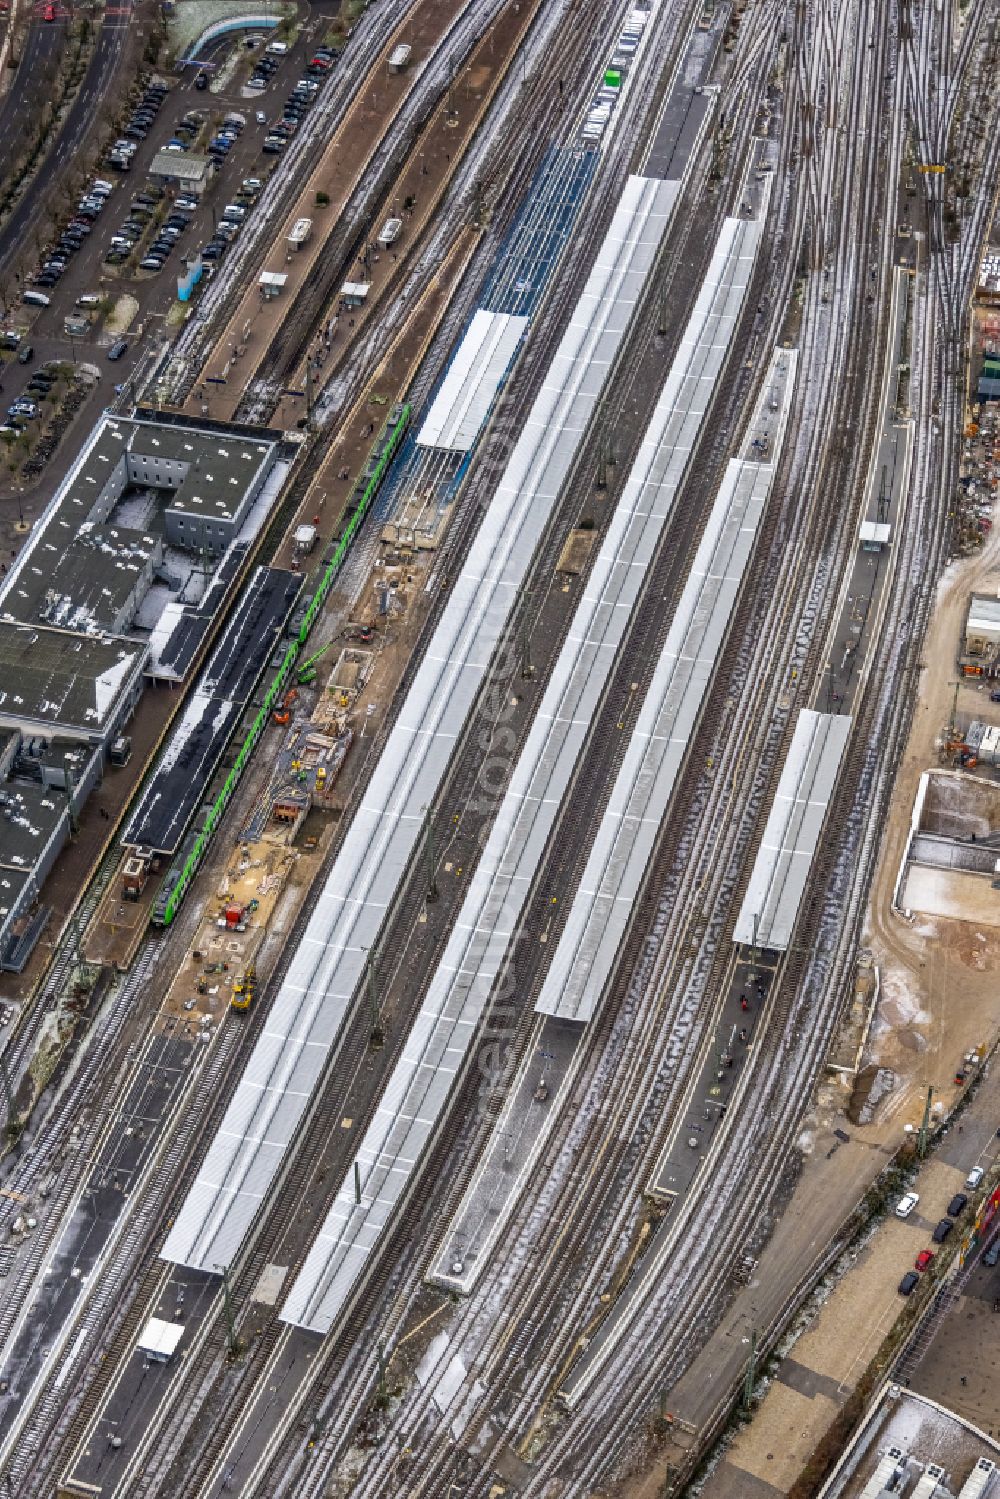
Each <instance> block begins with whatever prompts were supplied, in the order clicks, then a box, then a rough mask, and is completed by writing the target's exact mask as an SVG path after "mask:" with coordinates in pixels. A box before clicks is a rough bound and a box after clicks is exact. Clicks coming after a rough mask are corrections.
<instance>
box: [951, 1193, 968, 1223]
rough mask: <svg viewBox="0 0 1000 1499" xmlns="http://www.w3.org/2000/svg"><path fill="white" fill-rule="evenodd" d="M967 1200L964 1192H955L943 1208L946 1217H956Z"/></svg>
mask: <svg viewBox="0 0 1000 1499" xmlns="http://www.w3.org/2000/svg"><path fill="white" fill-rule="evenodd" d="M968 1200H969V1199H968V1198H967V1197H966V1195H965V1193H964V1192H956V1193H955V1195H954V1197H953V1198H952V1199H951V1201H950V1202H949V1204H948V1206H947V1208H946V1209H945V1211H946V1212H947V1214H948V1217H949V1218H957V1217H958V1215H959V1213H960V1212H962V1210H963V1208H964V1207H965V1205H966V1203H967V1202H968Z"/></svg>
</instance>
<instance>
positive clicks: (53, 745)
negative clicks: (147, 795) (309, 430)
mask: <svg viewBox="0 0 1000 1499" xmlns="http://www.w3.org/2000/svg"><path fill="white" fill-rule="evenodd" d="M280 440H281V433H279V432H276V431H271V430H270V429H267V428H248V427H240V426H238V425H237V424H235V423H224V422H203V421H192V420H191V419H189V418H187V417H176V416H173V415H171V414H163V413H155V412H152V411H143V410H140V411H137V412H135V413H134V414H133V415H132V416H131V417H119V416H116V415H113V414H111V413H107V412H106V413H105V414H104V415H103V416H102V417H101V418H100V420H99V421H98V422H97V424H96V426H95V427H94V429H93V431H92V432H91V433H90V436H89V437H88V438H87V440H86V441H85V442H84V444H83V446H82V448H81V450H80V453H79V455H78V457H77V459H76V461H75V463H74V464H73V465H72V466H71V468H70V469H69V471H68V473H67V474H66V476H65V478H64V479H63V481H62V483H61V484H60V486H59V488H58V489H57V491H56V493H55V494H54V495H53V497H52V500H51V501H50V503H49V505H48V507H47V509H46V511H45V513H44V515H43V516H42V518H41V520H40V521H39V522H38V523H37V524H36V525H35V527H34V529H33V530H32V532H31V535H30V536H29V538H28V540H27V541H26V543H25V545H24V547H23V548H22V550H21V553H20V555H19V556H18V557H17V559H16V561H15V562H14V563H13V565H12V566H11V568H10V570H9V572H8V573H7V575H6V577H5V578H4V579H3V581H2V584H0V967H19V966H20V967H23V963H24V961H26V959H27V954H28V953H29V952H30V945H31V941H32V940H34V938H37V935H38V932H39V931H40V930H41V924H44V913H38V912H37V911H34V909H33V908H34V906H35V903H36V902H37V900H38V897H39V894H40V891H41V888H42V885H43V883H44V881H45V878H46V876H47V875H48V873H49V871H50V869H51V868H52V865H53V864H54V862H55V859H56V858H57V856H58V854H59V851H60V850H61V848H62V847H63V844H64V843H65V841H66V839H67V837H68V836H69V833H70V831H71V827H72V820H73V817H74V816H75V815H76V812H77V811H79V810H80V809H81V808H82V806H83V803H84V801H85V800H86V797H87V796H88V795H89V793H90V791H91V790H92V788H93V787H94V785H96V784H97V783H98V781H99V780H100V778H101V775H102V774H103V769H104V763H105V759H106V757H107V755H108V752H109V750H110V746H111V744H112V742H113V741H114V740H115V739H116V738H117V736H118V735H120V734H121V733H122V731H123V729H124V728H125V726H126V724H127V723H128V720H129V719H130V718H131V716H132V713H133V712H134V711H135V708H136V705H137V704H138V702H139V699H140V697H141V696H142V691H143V685H144V678H145V677H146V676H154V677H162V678H166V679H168V680H171V681H184V680H185V679H186V678H187V677H188V676H189V675H190V674H191V672H192V671H193V669H194V667H195V665H196V663H197V662H198V661H199V660H200V658H201V655H202V653H203V648H204V645H205V643H206V641H207V639H208V637H209V633H210V631H211V629H212V626H213V622H214V621H215V619H216V618H217V617H218V613H219V610H220V609H221V608H222V607H223V605H224V604H225V602H226V601H227V600H228V598H229V597H230V595H231V593H232V590H233V588H234V587H235V585H236V584H237V582H238V580H239V579H240V577H241V576H242V574H243V571H244V567H245V564H246V562H247V559H248V557H249V555H250V550H251V547H252V543H253V538H254V536H255V535H256V534H257V533H258V532H259V529H260V526H261V525H262V524H263V522H264V519H265V518H266V515H267V513H268V511H269V509H270V506H271V504H272V502H273V500H274V499H275V498H276V496H277V493H278V491H279V490H280V488H281V485H282V483H283V481H284V476H285V474H286V473H287V471H288V464H287V462H282V461H280V459H279V445H280ZM39 921H41V924H39ZM32 934H34V938H33V937H32Z"/></svg>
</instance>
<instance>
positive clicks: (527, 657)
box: [521, 593, 535, 682]
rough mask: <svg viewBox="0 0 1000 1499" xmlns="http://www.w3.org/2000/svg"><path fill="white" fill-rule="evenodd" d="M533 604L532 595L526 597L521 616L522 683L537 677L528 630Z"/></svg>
mask: <svg viewBox="0 0 1000 1499" xmlns="http://www.w3.org/2000/svg"><path fill="white" fill-rule="evenodd" d="M530 604H531V595H530V593H529V594H528V595H527V596H526V597H525V600H524V609H523V611H522V614H521V681H522V682H530V681H531V679H532V677H533V676H534V675H535V668H534V667H533V666H532V664H531V631H530V629H529V628H528V609H529V607H530Z"/></svg>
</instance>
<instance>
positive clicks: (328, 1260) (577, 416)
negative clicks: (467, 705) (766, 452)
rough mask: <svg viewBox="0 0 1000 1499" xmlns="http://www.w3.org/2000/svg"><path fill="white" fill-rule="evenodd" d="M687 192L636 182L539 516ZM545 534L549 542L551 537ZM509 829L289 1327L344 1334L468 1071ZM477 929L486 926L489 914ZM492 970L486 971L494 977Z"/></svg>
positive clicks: (527, 831) (554, 375)
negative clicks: (338, 1325) (350, 1303)
mask: <svg viewBox="0 0 1000 1499" xmlns="http://www.w3.org/2000/svg"><path fill="white" fill-rule="evenodd" d="M676 188H677V185H676V183H654V182H649V181H644V180H642V179H635V178H632V179H629V181H628V183H627V184H626V188H625V192H624V194H623V198H622V202H621V204H620V205H619V208H618V210H617V212H616V214H615V217H614V220H613V221H612V224H611V226H610V229H609V231H608V235H607V238H606V240H605V242H604V245H603V247H602V249H601V251H600V253H599V255H598V258H597V263H596V265H595V267H594V270H593V272H592V273H591V275H590V278H589V280H588V282H587V285H586V287H585V289H584V291H583V294H582V296H581V298H580V301H579V303H578V305H577V308H576V311H575V312H574V315H573V318H572V321H571V323H570V327H569V328H568V330H567V332H566V334H565V336H564V338H563V340H562V344H561V345H560V348H559V351H558V353H557V355H556V358H555V360H554V362H553V367H552V369H551V370H550V372H549V375H548V377H547V379H546V381H545V383H544V385H543V387H542V389H541V391H540V393H539V396H538V399H537V400H536V402H535V405H534V407H533V409H532V412H531V415H530V417H529V419H528V423H527V427H526V430H525V433H524V435H523V437H522V438H521V440H520V442H519V443H518V446H517V448H516V449H515V454H514V459H513V460H512V462H511V465H510V467H509V468H508V471H507V473H506V475H505V476H504V479H503V481H502V484H501V490H502V491H506V489H507V486H508V485H515V486H517V487H518V488H519V489H520V490H521V493H522V496H523V498H524V500H525V502H526V503H527V505H528V507H529V510H530V511H532V512H534V513H535V514H537V512H538V509H539V507H542V506H545V505H551V504H552V503H553V502H554V500H555V498H556V496H557V495H558V492H559V490H560V488H561V486H562V484H563V482H564V480H565V479H566V476H567V474H568V472H569V469H570V466H571V464H572V460H573V457H574V455H575V452H576V449H577V446H578V444H579V443H580V441H581V439H582V437H583V434H584V432H585V431H586V429H587V425H588V422H589V420H590V418H591V416H592V414H593V411H594V408H595V406H596V403H597V400H598V397H599V395H600V392H601V387H602V385H603V383H604V381H605V380H606V378H607V375H608V371H609V369H610V367H611V364H612V362H613V361H614V359H615V356H616V354H617V353H618V350H619V348H620V346H621V342H622V339H623V336H624V333H625V330H626V328H627V326H628V322H629V319H630V317H631V315H632V311H633V308H634V306H635V303H636V301H637V299H638V297H639V296H640V294H641V291H642V287H643V283H644V281H645V278H646V276H647V274H648V272H649V270H650V268H651V266H652V264H653V261H654V259H655V256H656V251H657V248H658V245H659V241H660V239H661V237H662V235H663V232H664V229H665V227H666V222H667V218H668V217H669V214H670V211H671V209H672V207H673V204H674V201H675V199H676V195H677V192H676ZM533 454H534V457H533ZM536 534H540V527H539V528H538V529H537V531H536ZM631 540H632V541H633V543H634V544H635V546H636V548H637V554H638V555H639V556H646V557H647V558H648V551H647V550H646V549H647V548H650V549H651V547H652V539H651V538H650V537H648V536H644V534H643V527H642V526H639V527H638V529H637V531H636V532H635V533H634V534H633V535H632V537H631ZM625 581H626V580H624V579H623V578H621V577H617V578H616V579H615V581H614V584H613V585H609V586H613V587H614V588H615V589H617V588H618V587H619V586H625ZM626 592H627V590H626ZM624 612H626V613H627V610H626V611H624ZM600 617H601V619H602V620H603V619H604V616H603V615H601V616H600ZM604 622H605V623H606V620H605V621H604ZM578 644H579V643H578ZM584 654H585V660H586V664H587V666H588V667H589V666H590V665H592V664H593V660H594V657H593V652H592V651H591V650H590V643H589V642H588V643H587V645H586V650H585V653H584ZM588 682H589V672H588V671H587V670H584V671H583V672H582V673H581V675H580V677H579V678H578V679H576V680H575V681H574V682H573V683H572V684H571V688H570V694H569V696H570V701H573V700H575V698H576V697H577V696H578V695H579V693H580V692H581V691H586V690H587V684H588ZM544 711H545V710H544V709H543V712H544ZM539 733H540V734H541V738H542V741H543V744H542V746H541V748H540V749H539V754H540V755H541V756H542V758H543V759H544V762H545V763H544V765H543V766H542V768H541V770H540V774H541V776H542V778H543V779H545V778H546V777H547V776H548V775H549V774H550V773H551V774H552V775H553V776H554V777H555V783H554V784H555V791H554V793H553V794H555V795H558V794H559V787H560V786H562V785H564V784H565V782H566V779H567V777H568V775H569V773H570V771H571V769H572V765H573V760H574V758H575V753H576V748H577V746H578V742H579V741H578V740H577V739H576V738H575V737H574V736H571V738H570V739H569V740H568V741H566V743H565V744H563V743H562V742H561V741H558V740H556V741H553V742H551V743H548V744H547V745H546V744H545V743H544V741H545V740H546V735H545V734H544V729H542V730H539ZM546 751H547V754H546ZM548 756H551V757H553V758H554V762H555V763H552V760H551V759H550V758H548ZM529 779H530V776H529ZM506 831H509V825H507V826H506V827H505V828H502V829H501V830H500V831H499V832H498V833H497V834H496V835H495V837H493V838H491V840H490V843H489V846H488V848H487V850H486V851H485V852H484V855H483V859H482V860H481V861H480V865H479V867H478V868H477V872H476V875H475V877H474V882H473V885H472V887H471V889H470V902H471V904H472V906H473V907H475V906H476V905H477V904H479V903H482V904H483V907H484V914H483V916H482V918H481V919H482V922H483V923H484V924H483V926H482V927H481V928H479V929H477V930H475V931H469V930H467V929H466V921H467V916H466V913H465V911H463V914H462V915H460V917H459V919H458V924H457V927H456V931H455V934H454V936H453V938H452V940H451V941H450V942H449V944H448V948H447V950H446V953H445V956H444V960H443V962H442V964H441V967H440V968H439V970H438V971H437V973H436V974H435V976H434V978H433V979H432V982H431V985H430V988H429V991H428V994H427V998H426V1000H425V1003H424V1005H423V1008H422V1009H421V1012H420V1014H419V1016H418V1017H417V1020H416V1023H415V1025H414V1027H413V1030H412V1031H411V1033H410V1036H409V1038H408V1040H407V1043H406V1047H405V1049H404V1053H403V1057H402V1059H401V1061H400V1062H399V1063H398V1065H397V1067H396V1068H395V1070H394V1072H393V1075H392V1077H391V1078H390V1080H389V1083H388V1084H387V1087H386V1091H385V1096H384V1097H383V1099H382V1102H381V1104H380V1106H379V1109H378V1111H377V1114H376V1117H375V1120H374V1122H373V1124H372V1125H371V1127H370V1128H369V1130H368V1131H367V1133H366V1135H365V1138H364V1140H363V1141H362V1143H361V1146H360V1148H359V1150H358V1159H359V1161H360V1164H361V1178H362V1202H361V1205H360V1206H358V1205H357V1204H356V1203H355V1198H354V1183H353V1178H352V1179H349V1180H346V1181H345V1182H344V1184H343V1186H342V1187H341V1190H340V1192H339V1194H338V1196H337V1200H336V1202H335V1203H334V1205H333V1208H332V1210H331V1212H330V1214H329V1215H328V1217H327V1219H326V1222H325V1223H324V1225H323V1228H322V1230H321V1231H320V1235H319V1238H318V1239H317V1241H316V1243H315V1244H314V1245H313V1248H312V1250H311V1251H310V1254H309V1256H308V1258H307V1260H306V1263H305V1265H304V1267H303V1269H302V1271H301V1273H300V1275H299V1277H298V1279H297V1280H296V1282H295V1284H294V1285H293V1287H292V1290H291V1292H290V1293H289V1297H288V1300H287V1302H286V1304H285V1308H284V1311H283V1312H282V1317H283V1319H284V1320H285V1321H289V1322H293V1323H296V1324H298V1325H301V1326H305V1327H310V1328H313V1329H314V1330H316V1331H318V1332H326V1331H328V1330H329V1328H330V1327H331V1326H332V1325H333V1322H334V1321H335V1320H336V1318H337V1316H338V1314H339V1313H340V1311H341V1310H342V1308H343V1307H344V1305H345V1304H346V1302H347V1300H348V1299H349V1297H350V1295H351V1293H352V1291H353V1289H354V1287H355V1285H356V1284H357V1279H358V1276H359V1274H360V1273H361V1271H362V1270H363V1268H364V1266H365V1263H366V1261H367V1258H368V1256H369V1254H370V1253H371V1252H372V1250H373V1249H374V1247H375V1245H376V1243H377V1242H378V1239H379V1237H380V1235H381V1233H382V1230H383V1228H384V1227H385V1225H386V1223H387V1222H388V1220H389V1218H390V1216H391V1214H392V1211H393V1209H394V1207H395V1205H396V1203H397V1202H398V1200H399V1198H400V1196H401V1195H402V1193H403V1192H404V1191H405V1189H406V1187H407V1184H408V1183H409V1181H410V1180H411V1179H412V1177H413V1175H414V1172H415V1170H416V1168H417V1166H418V1164H419V1162H420V1160H421V1158H422V1156H423V1153H424V1151H425V1150H426V1149H427V1147H428V1145H429V1143H430V1141H431V1140H432V1138H433V1136H434V1133H435V1130H436V1129H437V1127H438V1125H439V1123H440V1121H441V1120H442V1118H443V1117H444V1112H445V1109H446V1106H447V1102H448V1099H449V1097H450V1094H451V1091H452V1087H453V1085H454V1082H455V1076H456V1073H457V1072H458V1071H459V1069H460V1068H461V1066H462V1064H463V1062H464V1061H465V1058H466V1055H467V1051H468V1048H469V1044H470V1042H471V1040H472V1038H473V1036H474V1034H475V1032H476V1027H477V1025H478V1023H479V1019H480V1016H481V1014H482V1009H483V1005H484V1004H485V1001H486V998H487V996H488V994H489V989H490V984H491V982H492V972H493V969H492V954H491V952H489V951H486V950H485V949H486V948H487V947H489V945H490V935H489V934H490V932H491V930H493V927H494V926H495V927H496V933H497V935H496V938H495V942H496V943H498V944H499V946H500V950H501V952H502V948H503V942H504V935H505V932H506V931H507V928H506V927H505V925H504V920H505V916H506V914H507V913H506V911H505V910H504V909H503V905H504V902H503V897H502V893H501V892H500V891H499V890H498V889H494V888H493V885H492V881H491V879H490V871H491V868H492V869H493V870H494V871H495V870H496V868H497V864H498V861H503V865H504V874H505V876H507V875H508V874H509V871H510V864H511V863H513V865H514V866H518V867H519V866H520V864H521V862H522V859H523V860H524V861H525V866H526V867H529V868H530V867H531V865H532V864H533V863H534V862H537V859H538V856H539V853H540V851H541V844H540V843H539V838H538V836H536V834H535V832H534V831H533V828H532V825H531V819H530V817H529V818H528V820H527V822H526V823H524V824H521V825H519V826H518V828H517V829H516V830H515V832H514V838H513V843H512V845H511V846H510V847H509V848H508V847H507V846H506V845H507V839H506V837H505V836H504V834H505V832H506ZM539 835H540V836H541V838H542V842H543V843H544V828H540V829H539ZM468 920H470V921H472V922H473V923H474V924H475V923H476V920H477V918H476V914H475V910H473V911H472V914H471V915H470V916H469V917H468ZM480 962H482V963H483V965H484V966H483V967H482V970H481V971H480V969H479V966H478V965H479V964H480Z"/></svg>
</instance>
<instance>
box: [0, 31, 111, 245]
mask: <svg viewBox="0 0 1000 1499" xmlns="http://www.w3.org/2000/svg"><path fill="white" fill-rule="evenodd" d="M131 23H132V6H131V4H125V5H109V6H108V7H107V8H106V9H105V12H104V22H103V24H102V26H101V30H100V33H99V34H98V38H97V43H96V45H95V47H94V52H93V56H92V57H91V59H90V66H89V67H88V69H87V72H86V75H85V76H84V80H83V83H82V85H81V87H80V89H79V91H78V92H77V95H76V98H75V99H74V100H73V103H72V104H71V105H70V108H69V113H68V114H67V115H66V117H65V119H64V120H63V122H62V126H61V128H60V130H59V133H58V135H57V137H56V140H55V141H54V142H53V148H52V149H50V151H49V154H48V156H47V157H46V159H45V162H44V164H43V165H42V167H41V169H40V170H39V173H38V176H37V177H36V179H35V181H34V183H33V184H32V187H31V191H30V192H28V193H26V194H25V196H24V197H23V198H22V199H21V202H20V203H19V204H18V206H17V208H16V209H15V210H14V213H13V214H12V215H11V217H10V218H9V219H8V220H7V222H6V224H5V225H4V226H3V229H2V231H0V268H2V267H3V266H5V265H6V264H7V263H8V262H9V261H10V260H11V259H12V258H13V256H14V255H16V254H17V252H18V250H19V249H21V248H22V246H23V244H24V236H25V234H26V232H27V231H28V230H29V229H30V227H31V224H32V222H33V220H34V219H35V218H36V217H37V212H38V200H39V196H40V195H41V194H43V193H44V192H45V191H46V189H47V187H48V185H49V183H50V182H51V181H52V179H53V177H55V176H56V174H57V173H58V172H60V171H62V169H63V167H64V166H65V165H66V163H67V162H68V161H69V160H70V158H71V157H72V156H73V154H74V153H75V152H77V151H79V150H80V149H81V147H82V146H83V143H84V141H85V139H86V136H87V134H88V132H89V131H90V130H91V129H92V128H93V125H94V118H95V115H96V114H97V111H98V109H99V108H100V106H101V101H102V100H103V99H105V98H106V97H108V96H109V95H110V94H111V85H112V83H113V82H114V77H115V72H116V70H117V68H118V63H119V60H120V58H121V54H122V48H123V47H124V45H125V37H126V35H127V33H128V28H129V26H130V25H131ZM62 32H63V27H62V26H60V25H59V24H58V23H55V24H51V25H50V24H46V23H45V22H44V21H43V22H40V23H38V24H37V25H36V24H33V25H32V26H31V28H30V31H29V38H30V46H32V47H34V46H35V45H37V46H38V47H39V48H41V49H45V48H48V49H50V51H42V52H41V53H40V55H39V56H37V57H34V56H31V57H29V53H28V51H27V50H26V52H25V57H24V60H23V61H22V63H21V66H20V67H19V68H18V70H17V80H16V82H15V85H14V88H13V89H12V90H11V93H10V94H8V95H7V99H8V101H12V100H13V99H14V97H15V95H17V98H18V101H19V102H18V106H17V108H18V114H17V115H16V118H17V119H21V120H23V119H25V118H28V117H30V115H31V113H32V96H33V95H36V94H37V89H38V80H39V77H40V70H41V69H43V68H44V67H45V64H46V61H47V60H48V59H49V57H50V56H51V57H52V58H55V57H57V56H58V52H59V49H60V47H61V45H62V41H63V36H62ZM39 37H41V40H40V41H37V38H39ZM46 38H51V39H52V40H51V41H47V40H46ZM6 108H7V106H6V105H5V106H4V114H6ZM6 134H7V132H6V130H5V131H4V132H3V135H4V136H6ZM2 138H3V137H0V139H2ZM20 146H21V139H20V137H19V136H17V137H15V140H14V147H13V149H14V150H15V151H16V150H20ZM0 150H2V147H0ZM8 164H9V163H8V162H6V161H5V160H4V158H3V157H2V156H0V175H2V174H3V172H4V170H5V168H6V166H7V165H8Z"/></svg>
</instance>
